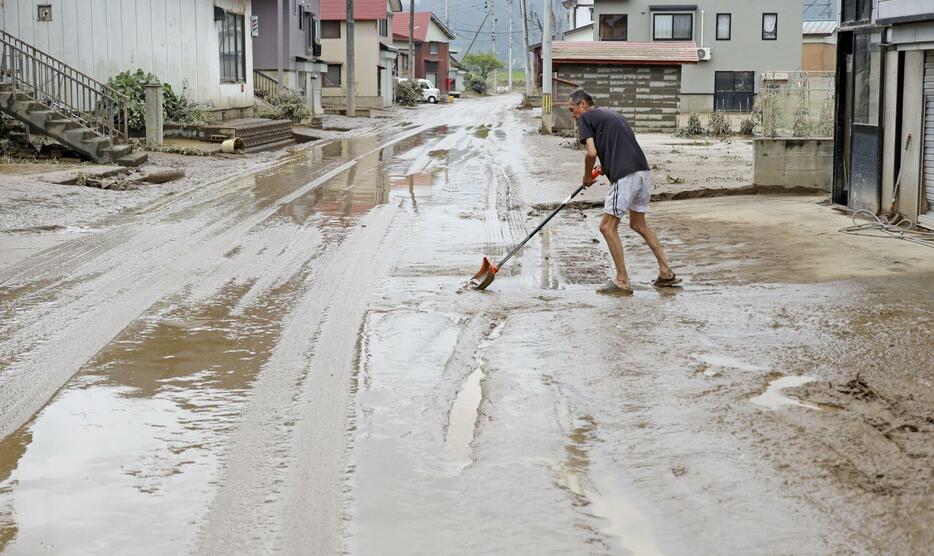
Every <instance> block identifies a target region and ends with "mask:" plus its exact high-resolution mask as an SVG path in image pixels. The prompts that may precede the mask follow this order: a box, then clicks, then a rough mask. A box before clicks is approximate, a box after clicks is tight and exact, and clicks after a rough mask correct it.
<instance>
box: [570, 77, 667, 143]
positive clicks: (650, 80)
mask: <svg viewBox="0 0 934 556" xmlns="http://www.w3.org/2000/svg"><path fill="white" fill-rule="evenodd" d="M557 72H558V77H559V78H561V79H565V80H567V81H572V82H574V83H579V84H580V86H581V87H583V88H585V89H587V90H588V91H590V93H591V94H592V95H593V96H594V100H595V101H596V103H597V105H598V106H603V107H604V108H611V109H613V110H617V111H618V112H620V113H622V114H623V115H624V116H626V119H627V120H629V123H630V124H632V127H633V129H635V130H636V131H637V132H662V133H674V131H675V130H676V129H677V127H678V106H679V103H680V102H681V66H640V65H616V64H600V65H598V64H560V65H558V66H557ZM565 100H566V99H556V101H555V104H556V105H557V104H558V103H559V102H561V103H563V102H564V101H565Z"/></svg>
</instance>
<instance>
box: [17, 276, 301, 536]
mask: <svg viewBox="0 0 934 556" xmlns="http://www.w3.org/2000/svg"><path fill="white" fill-rule="evenodd" d="M295 287H296V285H295V284H294V283H288V284H285V285H283V286H280V287H278V288H276V289H274V290H271V291H270V293H269V294H268V295H267V296H264V297H262V298H260V299H259V300H258V301H257V303H256V304H254V305H253V306H251V307H250V308H249V309H247V310H246V311H244V312H243V313H242V314H238V315H236V316H234V315H233V314H232V311H233V307H235V306H236V304H237V302H238V301H239V300H240V299H241V297H242V296H243V295H244V294H245V293H246V292H247V290H248V289H249V286H242V287H230V288H228V289H227V291H226V292H225V293H222V294H220V295H219V296H218V298H217V300H216V302H215V303H214V304H212V305H210V306H207V307H200V308H198V309H190V308H184V307H177V308H170V307H168V306H167V305H165V306H162V307H161V308H159V307H157V308H155V309H154V310H153V311H152V313H151V314H150V316H147V317H144V318H142V319H141V320H140V321H138V322H137V324H135V325H133V326H131V327H130V328H128V329H127V330H125V331H124V332H123V333H121V334H120V335H119V336H118V337H117V338H116V339H115V340H114V341H113V342H111V344H110V345H109V346H108V347H106V348H105V349H104V350H102V351H101V352H100V353H99V354H98V355H97V356H96V357H95V358H94V359H92V360H91V361H90V362H89V363H88V364H87V365H85V367H84V368H83V369H82V370H81V371H80V372H79V373H78V374H77V375H76V376H75V378H73V379H72V380H71V381H70V382H69V383H68V384H67V385H66V386H65V388H63V389H62V391H60V392H59V394H57V395H56V396H55V398H53V400H52V401H51V402H49V404H48V405H46V407H45V408H43V410H42V411H41V412H39V413H38V414H37V415H36V417H35V418H34V419H33V421H31V422H30V423H27V424H26V425H24V426H23V427H22V428H21V429H20V430H18V431H17V432H16V433H14V434H13V435H10V436H9V437H8V438H7V439H5V440H4V441H3V442H2V443H0V548H3V546H4V543H7V544H8V545H9V547H8V548H10V549H12V550H14V551H19V552H23V553H37V552H40V551H42V550H43V549H46V550H48V549H50V548H51V549H52V551H54V552H59V551H65V550H66V549H68V550H73V551H76V552H108V550H104V549H103V548H102V547H117V546H119V547H131V546H145V547H146V550H147V551H151V552H152V553H179V552H184V550H185V548H186V547H187V546H189V545H190V543H191V542H192V541H193V539H194V534H195V527H193V524H196V523H197V519H198V516H199V515H200V514H201V512H202V511H203V509H204V504H206V503H207V502H208V501H209V500H210V497H211V492H212V491H213V488H214V486H213V485H212V482H211V481H212V479H213V477H214V476H215V474H216V472H217V469H218V468H219V466H220V465H221V462H220V459H219V457H220V454H221V453H222V452H223V448H224V446H225V445H226V442H227V439H228V437H227V434H228V432H229V431H230V430H231V429H232V428H233V427H234V426H235V425H236V422H237V419H238V416H239V412H240V408H241V406H242V403H243V401H244V398H245V395H246V392H247V391H248V389H249V386H250V384H251V383H252V381H253V379H254V378H255V376H256V375H257V373H258V372H259V369H260V368H261V367H262V365H263V364H264V363H265V362H266V361H267V359H268V357H269V355H270V353H271V350H272V348H273V346H274V344H275V341H276V338H277V334H278V330H279V319H280V318H281V316H282V315H283V314H284V311H283V303H285V302H286V300H287V299H289V298H290V297H291V296H292V295H293V294H294V288H295ZM115 524H119V526H116V525H115Z"/></svg>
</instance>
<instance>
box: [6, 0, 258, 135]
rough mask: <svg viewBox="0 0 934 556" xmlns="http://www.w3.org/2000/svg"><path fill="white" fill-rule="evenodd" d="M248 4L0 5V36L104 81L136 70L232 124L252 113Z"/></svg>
mask: <svg viewBox="0 0 934 556" xmlns="http://www.w3.org/2000/svg"><path fill="white" fill-rule="evenodd" d="M251 16H252V6H251V0H175V1H174V2H130V1H126V2H122V1H118V2H89V1H88V0H56V1H48V2H36V1H35V0H4V1H2V2H0V31H4V32H6V33H8V34H9V35H11V36H12V37H15V38H16V39H17V40H19V41H22V42H23V43H25V44H27V45H30V46H31V47H35V48H37V49H38V50H40V51H42V52H43V53H45V54H47V55H49V56H51V57H52V58H55V59H56V60H59V61H60V62H62V63H64V64H66V65H68V66H70V67H72V68H74V69H76V70H77V71H80V72H82V73H83V74H85V75H87V76H90V77H91V78H93V79H95V80H97V81H100V82H104V83H106V82H107V80H108V79H110V78H111V77H113V76H115V75H117V74H118V73H121V72H124V71H135V70H136V69H142V70H144V71H146V72H148V73H152V74H154V75H155V76H156V77H157V78H158V79H159V80H161V81H163V82H165V83H168V84H170V85H171V86H172V88H173V89H174V90H175V91H176V92H177V93H179V94H184V95H185V96H187V97H188V98H190V99H191V100H193V101H195V102H198V103H204V104H206V105H209V106H210V107H212V108H213V109H214V110H216V111H217V115H218V116H220V117H222V118H226V117H230V118H236V117H240V116H243V115H249V114H252V111H253V71H252V68H253V42H252V41H251V40H249V37H250V22H251V19H252V18H251Z"/></svg>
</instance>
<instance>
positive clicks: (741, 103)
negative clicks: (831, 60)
mask: <svg viewBox="0 0 934 556" xmlns="http://www.w3.org/2000/svg"><path fill="white" fill-rule="evenodd" d="M802 15H803V10H802V4H801V2H790V1H781V2H779V1H774V0H743V1H741V2H739V1H736V0H697V1H696V2H694V3H692V4H660V3H658V2H657V0H595V2H594V12H593V19H594V27H593V38H592V40H593V41H599V42H626V41H631V42H634V43H646V44H653V45H658V44H669V43H672V42H682V43H695V44H696V46H697V48H698V51H699V52H700V56H699V58H700V62H699V63H698V64H690V65H686V66H684V67H683V68H682V72H681V91H680V95H681V108H680V109H681V112H683V113H691V112H712V111H726V112H743V111H750V110H751V109H752V106H753V100H754V97H755V93H756V91H757V90H758V87H759V81H760V78H761V76H762V73H763V72H771V71H793V70H796V69H798V68H799V67H800V66H801V51H802V44H801V25H802Z"/></svg>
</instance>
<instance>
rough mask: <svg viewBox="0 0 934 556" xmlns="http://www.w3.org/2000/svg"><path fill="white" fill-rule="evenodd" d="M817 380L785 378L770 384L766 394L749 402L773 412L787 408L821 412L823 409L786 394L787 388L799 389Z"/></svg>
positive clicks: (807, 377) (800, 377)
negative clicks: (801, 408)
mask: <svg viewBox="0 0 934 556" xmlns="http://www.w3.org/2000/svg"><path fill="white" fill-rule="evenodd" d="M816 380H817V379H816V378H814V377H810V376H783V377H780V378H777V379H775V380H773V381H772V382H770V383H769V386H768V388H767V389H766V390H765V392H763V393H762V394H760V395H758V396H754V397H752V398H750V399H749V401H750V402H752V403H753V404H755V405H757V406H759V407H761V408H764V409H768V410H773V411H774V410H777V409H782V408H785V407H804V408H807V409H816V410H820V409H821V408H820V407H818V406H816V405H812V404H809V403H804V402H802V401H800V400H796V399H795V398H792V397H790V396H788V395H786V394H785V393H784V390H785V389H787V388H797V387H798V386H804V385H805V384H808V383H810V382H814V381H816Z"/></svg>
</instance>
